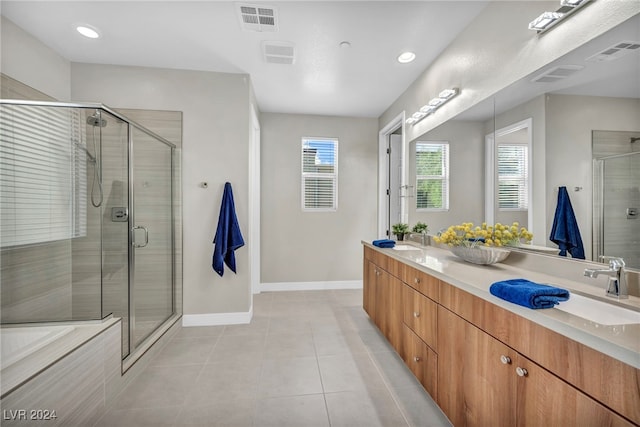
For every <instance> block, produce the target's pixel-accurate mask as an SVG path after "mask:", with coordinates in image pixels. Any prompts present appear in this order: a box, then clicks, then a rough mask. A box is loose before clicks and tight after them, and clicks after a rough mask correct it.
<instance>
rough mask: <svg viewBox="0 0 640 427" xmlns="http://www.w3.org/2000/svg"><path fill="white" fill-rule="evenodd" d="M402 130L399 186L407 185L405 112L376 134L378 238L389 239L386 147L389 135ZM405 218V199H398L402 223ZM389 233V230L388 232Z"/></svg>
mask: <svg viewBox="0 0 640 427" xmlns="http://www.w3.org/2000/svg"><path fill="white" fill-rule="evenodd" d="M399 128H402V154H401V166H402V174H401V183H400V185H401V186H403V187H404V186H405V185H407V181H408V170H407V141H406V131H405V112H404V111H402V112H401V113H400V114H398V115H397V116H396V117H395V118H393V119H392V120H391V121H390V122H389V123H387V124H386V125H385V126H384V127H383V128H382V129H381V130H380V131H379V132H378V237H379V238H381V239H382V238H389V236H387V234H386V232H387V228H388V224H389V206H388V200H389V199H388V198H387V182H388V181H387V180H388V177H389V172H390V171H389V161H388V160H387V155H388V154H387V147H388V146H389V135H391V134H392V133H394V132H395V131H396V130H398V129H399ZM406 216H407V199H406V197H401V198H400V217H401V218H403V221H405V220H406ZM389 232H391V230H389Z"/></svg>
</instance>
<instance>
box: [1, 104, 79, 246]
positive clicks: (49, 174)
mask: <svg viewBox="0 0 640 427" xmlns="http://www.w3.org/2000/svg"><path fill="white" fill-rule="evenodd" d="M81 117H82V113H81V111H80V110H77V109H69V108H43V107H36V106H24V105H15V106H12V105H2V106H1V109H0V212H1V214H2V217H1V221H0V236H1V238H0V247H3V248H4V247H10V246H17V245H27V244H34V243H42V242H50V241H54V240H63V239H70V238H73V237H79V236H84V235H86V228H87V199H86V193H87V175H86V174H87V166H86V165H87V160H86V155H85V153H84V152H83V151H82V149H80V148H78V146H84V144H85V143H86V141H85V138H84V126H82V124H83V121H82V120H81Z"/></svg>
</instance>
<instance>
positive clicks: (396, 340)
mask: <svg viewBox="0 0 640 427" xmlns="http://www.w3.org/2000/svg"><path fill="white" fill-rule="evenodd" d="M377 279H378V280H377V283H376V302H375V303H376V316H377V317H376V319H377V322H376V325H378V328H380V331H381V332H382V333H383V334H384V336H385V337H386V338H387V340H389V343H391V346H392V347H393V348H394V349H395V350H396V351H397V352H398V353H400V351H401V347H402V282H401V281H400V279H398V278H396V277H393V276H391V275H390V274H389V273H387V272H386V271H384V270H381V274H379V275H378V276H377Z"/></svg>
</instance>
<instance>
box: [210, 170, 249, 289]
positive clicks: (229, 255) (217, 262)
mask: <svg viewBox="0 0 640 427" xmlns="http://www.w3.org/2000/svg"><path fill="white" fill-rule="evenodd" d="M213 243H214V245H215V247H214V248H213V260H212V262H211V265H212V267H213V269H214V270H215V271H216V273H218V274H219V275H220V276H222V274H223V273H224V264H223V261H224V263H226V264H227V266H228V267H229V268H230V269H231V271H233V272H234V273H235V272H236V256H235V254H234V252H233V251H235V250H236V249H238V248H241V247H242V246H244V239H243V238H242V233H241V232H240V225H239V224H238V218H237V217H236V208H235V205H234V203H233V191H232V190H231V184H230V183H228V182H227V183H225V184H224V193H223V194H222V204H221V206H220V216H219V217H218V228H217V230H216V237H215V238H214V239H213Z"/></svg>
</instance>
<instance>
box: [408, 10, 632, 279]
mask: <svg viewBox="0 0 640 427" xmlns="http://www.w3.org/2000/svg"><path fill="white" fill-rule="evenodd" d="M461 90H464V88H461ZM509 129H513V130H514V131H513V132H506V131H505V130H509ZM523 129H524V130H523ZM505 135H507V136H506V137H505ZM527 138H529V139H527ZM639 138H640V15H637V16H635V17H633V18H631V19H629V20H627V21H626V22H624V23H623V24H621V25H619V26H618V27H616V28H614V29H612V30H610V31H609V32H607V33H606V34H604V35H602V36H600V37H597V38H595V39H593V40H592V41H590V42H589V43H587V44H585V45H583V46H581V47H580V48H578V49H576V50H574V51H573V52H570V53H569V54H567V55H565V56H564V57H562V58H560V59H558V60H556V61H554V62H552V63H550V64H547V65H546V66H545V67H542V68H541V69H539V70H537V71H536V72H534V73H531V74H530V75H528V76H526V77H525V78H523V79H521V80H520V81H518V82H516V83H514V84H512V85H510V86H508V87H506V88H505V89H503V90H502V91H500V92H499V93H497V94H495V96H494V97H493V98H491V99H487V100H486V101H484V102H482V103H479V104H477V105H476V106H475V107H473V108H471V109H469V110H467V111H465V112H463V113H461V114H460V115H458V116H457V117H455V118H454V119H453V120H450V121H448V122H446V123H444V124H442V125H441V126H438V127H437V128H435V129H432V130H430V131H429V132H427V133H425V134H424V135H422V136H420V137H418V138H416V140H414V141H412V142H411V143H410V144H409V179H410V180H414V181H415V180H416V174H415V166H414V164H415V161H416V157H415V151H416V144H417V143H419V142H422V141H432V140H437V141H447V142H448V143H449V147H450V148H449V155H450V163H449V164H450V167H449V171H448V172H449V174H450V175H449V183H448V185H449V191H450V194H449V198H450V203H449V209H448V210H446V211H435V210H431V211H430V210H428V209H418V208H416V204H415V203H412V202H410V205H411V206H410V209H409V210H408V214H409V223H410V224H411V223H415V222H417V221H423V222H427V223H428V224H429V228H430V231H431V232H437V231H438V230H440V229H442V228H445V227H448V226H449V225H451V224H457V223H460V222H466V221H471V222H474V223H480V222H483V221H485V220H487V218H488V219H489V220H490V219H491V215H493V220H494V221H496V220H497V219H498V218H509V220H505V221H504V222H508V221H510V219H511V218H520V219H519V222H520V223H521V224H523V225H524V224H526V225H528V226H529V228H530V230H531V231H532V232H533V233H534V240H533V244H534V249H538V250H541V251H542V252H545V253H550V254H553V255H554V256H557V253H558V251H557V245H555V244H554V243H553V242H551V241H550V239H549V236H550V231H551V227H552V224H553V220H554V215H555V211H556V206H557V200H558V191H559V188H560V187H566V189H567V193H568V195H569V199H570V201H571V204H572V206H573V210H574V212H575V216H576V220H577V225H578V229H579V231H580V235H581V237H582V241H583V245H584V253H585V257H586V259H587V260H593V261H599V260H600V258H599V257H600V256H601V255H608V256H620V257H623V258H624V259H625V262H626V264H627V267H629V268H632V269H635V270H640V139H639ZM500 140H502V142H503V144H507V146H508V147H511V148H507V151H508V154H509V155H510V156H512V157H513V158H514V159H515V158H516V157H518V156H521V165H522V168H521V169H517V168H516V167H515V166H514V167H513V168H512V169H513V171H516V169H517V171H518V172H522V171H524V172H526V174H527V176H526V177H522V182H521V184H520V186H519V187H518V188H519V189H520V190H517V189H516V187H517V183H515V182H510V183H508V184H509V185H510V187H509V188H511V189H512V190H513V192H514V193H515V194H516V196H514V197H515V198H512V199H509V200H507V202H506V204H503V207H501V206H500V205H499V203H496V197H497V196H496V191H497V190H496V189H497V188H498V187H499V186H501V185H503V184H501V181H499V179H500V178H499V177H498V172H499V171H498V170H499V169H500V168H499V167H498V165H497V164H496V163H495V162H497V159H498V154H497V153H498V146H499V143H500ZM518 146H519V147H528V148H527V149H526V150H525V149H524V148H521V149H519V148H517V147H518ZM488 147H491V148H488ZM490 150H493V151H494V152H493V153H491V152H490ZM509 150H510V151H509ZM523 151H526V153H524V152H523ZM522 162H526V163H522ZM515 164H516V163H513V165H515ZM491 177H493V179H492V178H491ZM524 180H528V181H524ZM516 190H517V191H516ZM521 190H522V191H521ZM489 203H491V205H490V206H488V204H489ZM500 203H502V202H500ZM488 222H492V221H488Z"/></svg>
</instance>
